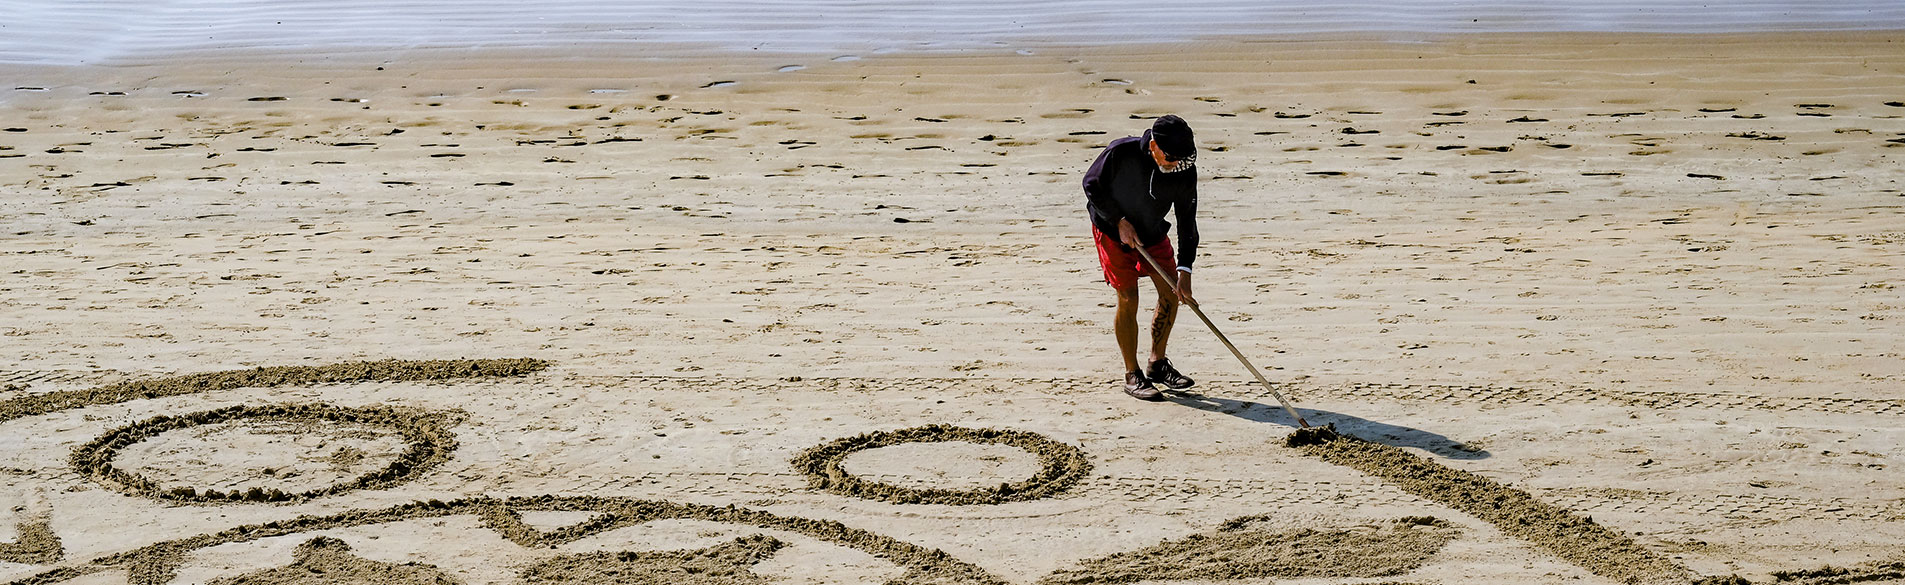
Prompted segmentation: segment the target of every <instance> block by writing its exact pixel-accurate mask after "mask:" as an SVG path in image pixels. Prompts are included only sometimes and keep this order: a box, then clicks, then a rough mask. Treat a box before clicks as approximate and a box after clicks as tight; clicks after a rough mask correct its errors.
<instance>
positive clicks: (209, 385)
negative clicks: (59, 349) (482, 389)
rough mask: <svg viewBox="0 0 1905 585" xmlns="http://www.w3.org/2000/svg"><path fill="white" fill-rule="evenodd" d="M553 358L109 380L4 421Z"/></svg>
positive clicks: (442, 374)
mask: <svg viewBox="0 0 1905 585" xmlns="http://www.w3.org/2000/svg"><path fill="white" fill-rule="evenodd" d="M547 367H549V363H548V362H545V361H542V360H538V359H529V358H518V359H490V360H421V361H412V360H381V361H364V362H345V363H339V364H329V365H323V366H275V367H268V368H252V369H246V370H227V371H222V372H206V373H202V374H188V375H184V376H172V377H167V378H153V379H141V380H132V381H127V382H120V383H117V384H107V385H104V386H99V387H96V388H88V389H85V390H71V391H62V392H49V393H46V394H34V395H28V396H21V397H18V398H14V399H11V400H7V401H5V402H0V422H6V421H10V420H13V419H17V418H24V417H29V416H38V415H42V414H46V413H50V412H58V411H61V410H66V409H70V408H80V407H85V406H94V405H100V404H116V403H120V402H128V401H132V400H145V399H151V398H163V397H167V396H183V395H186V394H198V393H202V392H215V391H219V390H232V389H237V388H272V387H278V386H314V385H318V384H344V383H354V382H398V381H422V380H453V379H463V378H490V377H513V376H526V375H529V374H532V373H535V372H537V371H540V370H542V369H543V368H547Z"/></svg>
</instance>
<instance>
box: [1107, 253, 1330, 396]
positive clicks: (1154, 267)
mask: <svg viewBox="0 0 1905 585" xmlns="http://www.w3.org/2000/svg"><path fill="white" fill-rule="evenodd" d="M1134 248H1135V249H1136V250H1137V251H1138V256H1139V257H1141V258H1144V264H1145V265H1146V266H1150V267H1151V273H1152V274H1156V275H1159V276H1160V277H1162V276H1163V275H1164V270H1162V269H1160V268H1158V261H1156V260H1152V259H1151V253H1150V252H1146V251H1145V250H1144V247H1143V246H1134ZM1159 280H1162V281H1164V286H1168V287H1171V294H1174V295H1178V298H1180V299H1181V298H1184V296H1183V295H1181V294H1178V292H1177V284H1176V283H1173V282H1171V279H1170V278H1159ZM1184 304H1186V305H1190V307H1191V312H1192V313H1196V314H1197V318H1198V320H1200V321H1203V322H1204V326H1205V327H1209V328H1210V332H1211V333H1213V334H1216V335H1217V340H1218V341H1222V342H1224V347H1225V348H1228V349H1230V355H1234V356H1237V361H1240V362H1243V364H1244V369H1247V370H1250V375H1252V376H1256V377H1257V383H1259V384H1263V389H1265V390H1269V391H1270V395H1271V396H1275V397H1276V398H1277V404H1281V405H1283V410H1284V411H1285V412H1288V413H1290V417H1291V418H1294V419H1296V424H1297V426H1298V427H1300V428H1305V429H1307V428H1310V423H1309V421H1306V420H1303V415H1301V414H1297V413H1296V407H1293V406H1290V401H1289V400H1286V399H1284V398H1283V393H1282V392H1278V391H1277V389H1276V387H1275V386H1271V385H1270V381H1269V380H1265V379H1263V374H1260V373H1257V366H1253V365H1250V360H1249V359H1245V358H1244V354H1243V352H1241V351H1237V346H1235V345H1232V344H1231V343H1230V338H1228V337H1224V332H1222V331H1218V330H1217V324H1216V323H1212V322H1211V321H1210V317H1206V316H1204V310H1203V309H1199V308H1197V301H1194V300H1193V301H1186V302H1185V303H1184Z"/></svg>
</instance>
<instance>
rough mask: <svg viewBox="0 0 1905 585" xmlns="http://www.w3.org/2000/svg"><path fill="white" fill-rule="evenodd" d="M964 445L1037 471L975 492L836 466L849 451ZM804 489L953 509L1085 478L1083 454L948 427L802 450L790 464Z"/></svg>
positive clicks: (1047, 493) (1035, 439)
mask: <svg viewBox="0 0 1905 585" xmlns="http://www.w3.org/2000/svg"><path fill="white" fill-rule="evenodd" d="M938 442H964V443H976V444H997V445H1009V446H1013V447H1018V448H1020V449H1024V450H1026V451H1028V452H1031V453H1032V454H1034V455H1037V456H1038V460H1039V471H1038V473H1037V474H1035V475H1033V476H1032V477H1030V478H1026V479H1024V480H1020V481H1016V482H1009V483H1002V484H999V485H997V486H993V487H988V488H980V489H975V490H947V489H939V488H926V489H909V488H902V487H896V486H891V485H886V484H881V483H877V482H871V481H867V480H864V479H861V478H859V477H856V476H854V475H853V474H851V473H848V472H847V471H846V470H845V469H844V468H842V466H841V463H842V462H843V461H844V460H845V459H846V457H847V456H849V455H852V454H853V453H855V452H859V451H863V450H867V449H877V448H880V447H888V446H892V445H898V444H902V443H938ZM792 463H793V466H794V468H795V469H798V470H800V471H801V472H802V473H805V474H807V476H808V478H809V482H810V485H811V486H812V487H814V488H815V489H820V490H826V491H829V492H833V493H836V494H840V495H845V496H853V497H860V498H871V499H877V500H885V501H889V502H895V503H902V504H951V505H959V506H970V505H983V504H1001V503H1005V502H1017V501H1024V500H1036V499H1042V498H1048V497H1052V496H1054V495H1057V494H1060V493H1063V492H1064V491H1065V490H1067V489H1070V488H1071V487H1072V486H1073V485H1074V484H1077V483H1078V481H1079V480H1081V479H1083V478H1084V477H1085V475H1086V474H1089V473H1091V461H1089V460H1087V459H1086V458H1085V454H1084V452H1083V451H1080V450H1079V449H1078V448H1077V447H1074V446H1071V445H1066V444H1064V443H1060V442H1057V441H1053V440H1051V439H1049V438H1046V437H1044V436H1041V435H1039V434H1038V433H1031V432H1026V431H1015V430H1000V429H972V428H963V427H956V426H952V425H928V426H924V427H917V428H910V429H899V430H895V431H880V432H872V433H866V434H862V435H859V436H855V437H848V438H844V439H840V440H838V441H833V442H831V443H827V444H825V445H819V446H816V447H813V448H810V449H808V450H806V451H802V452H801V453H800V455H798V456H796V457H795V458H794V460H793V462H792Z"/></svg>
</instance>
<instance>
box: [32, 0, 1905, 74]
mask: <svg viewBox="0 0 1905 585" xmlns="http://www.w3.org/2000/svg"><path fill="white" fill-rule="evenodd" d="M1154 6H1155V3H1150V2H1143V1H1138V0H1070V1H1066V2H1050V3H1039V4H1035V5H1033V4H1026V3H1023V2H1005V1H1001V0H979V1H975V2H960V3H953V4H941V3H934V2H926V1H922V0H870V1H866V2H816V3H781V2H762V1H759V0H755V1H735V0H704V1H697V2H685V1H681V0H660V1H655V2H643V3H639V4H634V3H617V2H609V1H606V0H559V1H552V2H540V3H531V4H526V3H520V2H504V1H502V0H476V1H473V2H458V3H447V2H426V1H421V0H407V1H396V2H379V1H371V0H335V1H331V2H294V1H288V0H144V1H139V2H131V1H97V2H95V1H84V2H82V1H77V0H67V1H55V2H42V1H35V0H0V14H5V15H7V17H6V18H5V19H4V20H0V63H15V64H44V65H78V64H91V65H97V64H117V63H127V62H139V61H144V60H150V59H154V58H159V57H162V56H165V55H173V54H181V53H185V54H189V53H200V52H206V51H214V52H217V51H268V52H295V51H300V50H315V51H385V50H411V49H495V48H550V47H558V48H559V47H565V46H575V47H578V50H579V51H580V50H582V49H580V47H585V46H596V45H601V44H605V43H606V44H627V45H637V46H639V45H644V44H654V45H692V46H702V47H707V48H710V49H716V50H759V51H773V52H827V51H841V52H862V53H864V52H878V51H944V50H963V49H976V48H1036V47H1040V46H1051V45H1092V44H1106V43H1125V42H1145V43H1154V42H1174V41H1184V40H1193V39H1198V38H1206V37H1239V36H1275V35H1304V34H1318V33H1323V34H1328V33H1500V32H1636V33H1728V32H1745V33H1756V32H1782V31H1851V30H1898V29H1905V4H1901V3H1898V2H1895V1H1887V0H1841V1H1834V2H1806V1H1800V0H1748V1H1742V2H1735V3H1729V4H1707V3H1705V2H1703V1H1701V0H1600V1H1596V2H1582V3H1573V4H1571V5H1568V6H1565V7H1558V6H1556V5H1554V4H1553V3H1549V2H1541V1H1538V0H1481V1H1471V2H1463V1H1453V0H1414V1H1381V2H1379V1H1375V0H1353V1H1350V2H1337V3H1329V4H1317V3H1311V2H1298V1H1296V0H1273V1H1267V2H1254V1H1253V2H1240V1H1236V0H1191V1H1187V2H1177V3H1173V4H1172V5H1171V8H1170V9H1169V10H1165V11H1159V10H1155V9H1153V8H1152V7H1154Z"/></svg>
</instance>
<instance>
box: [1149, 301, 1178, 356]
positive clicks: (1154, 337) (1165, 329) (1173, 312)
mask: <svg viewBox="0 0 1905 585" xmlns="http://www.w3.org/2000/svg"><path fill="white" fill-rule="evenodd" d="M1175 323H1177V303H1170V304H1160V305H1158V310H1157V312H1156V313H1154V314H1152V315H1151V351H1152V352H1154V353H1156V354H1157V355H1164V344H1165V343H1167V342H1169V341H1170V340H1171V325H1173V324H1175Z"/></svg>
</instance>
